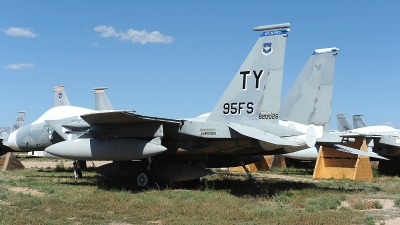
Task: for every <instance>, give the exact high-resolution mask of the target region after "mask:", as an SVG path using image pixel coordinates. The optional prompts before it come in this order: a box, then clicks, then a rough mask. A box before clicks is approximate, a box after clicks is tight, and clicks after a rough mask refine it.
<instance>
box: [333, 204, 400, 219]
mask: <svg viewBox="0 0 400 225" xmlns="http://www.w3.org/2000/svg"><path fill="white" fill-rule="evenodd" d="M375 201H379V203H380V204H381V205H382V209H376V208H374V207H373V206H372V204H371V203H372V202H375ZM359 203H363V204H365V207H366V208H367V209H364V210H360V211H366V212H368V214H369V215H371V216H373V215H379V216H382V217H383V218H384V219H383V220H380V221H377V222H376V223H375V224H377V225H378V224H385V225H398V224H400V217H399V213H400V209H399V208H397V207H395V205H394V200H392V199H361V200H359ZM352 204H354V199H351V200H346V201H343V202H342V204H341V207H348V208H353V210H357V209H354V207H352Z"/></svg>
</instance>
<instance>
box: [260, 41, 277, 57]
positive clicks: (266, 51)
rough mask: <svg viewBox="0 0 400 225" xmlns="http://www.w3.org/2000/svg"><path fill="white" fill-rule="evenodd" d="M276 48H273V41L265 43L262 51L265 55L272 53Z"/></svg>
mask: <svg viewBox="0 0 400 225" xmlns="http://www.w3.org/2000/svg"><path fill="white" fill-rule="evenodd" d="M273 51H274V50H273V49H272V43H264V44H263V48H262V49H261V53H262V54H263V55H265V56H268V55H269V54H271V53H272V52H273Z"/></svg>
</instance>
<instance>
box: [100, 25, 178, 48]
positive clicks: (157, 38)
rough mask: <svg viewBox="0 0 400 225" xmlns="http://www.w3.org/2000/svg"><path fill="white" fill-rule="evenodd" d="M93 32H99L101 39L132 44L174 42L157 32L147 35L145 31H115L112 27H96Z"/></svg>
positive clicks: (172, 39)
mask: <svg viewBox="0 0 400 225" xmlns="http://www.w3.org/2000/svg"><path fill="white" fill-rule="evenodd" d="M94 30H95V31H97V32H100V36H101V37H107V38H108V37H116V38H120V39H121V40H123V41H131V42H132V43H142V44H146V43H167V44H170V43H172V42H173V41H174V38H172V37H170V36H164V35H162V34H161V33H160V32H158V31H153V32H150V33H148V32H147V31H146V30H142V31H139V30H133V29H129V30H127V31H126V32H122V31H118V32H117V31H115V29H114V27H109V26H97V27H95V28H94Z"/></svg>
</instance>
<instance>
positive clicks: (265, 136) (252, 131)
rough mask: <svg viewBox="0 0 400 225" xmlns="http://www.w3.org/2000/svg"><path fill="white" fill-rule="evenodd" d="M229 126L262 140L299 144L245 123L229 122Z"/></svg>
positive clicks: (285, 144)
mask: <svg viewBox="0 0 400 225" xmlns="http://www.w3.org/2000/svg"><path fill="white" fill-rule="evenodd" d="M227 125H228V127H230V128H232V129H233V130H235V131H236V132H238V133H240V134H242V135H244V136H247V137H251V138H254V139H257V140H260V141H264V142H268V143H271V144H275V145H284V146H299V145H297V144H296V143H294V142H291V141H288V140H285V139H283V138H280V137H278V136H276V135H273V134H271V133H268V132H265V131H263V130H260V129H257V128H254V127H249V126H246V125H243V124H237V123H227Z"/></svg>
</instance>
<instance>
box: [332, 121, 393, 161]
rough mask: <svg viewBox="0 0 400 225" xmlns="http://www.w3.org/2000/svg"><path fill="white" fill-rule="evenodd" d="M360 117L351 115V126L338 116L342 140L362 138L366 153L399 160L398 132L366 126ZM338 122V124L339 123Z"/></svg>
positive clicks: (388, 127) (391, 129) (388, 128)
mask: <svg viewBox="0 0 400 225" xmlns="http://www.w3.org/2000/svg"><path fill="white" fill-rule="evenodd" d="M361 116H362V115H353V125H354V128H353V126H351V125H350V123H349V121H348V119H347V117H346V116H345V115H344V114H338V115H337V118H338V127H339V125H341V126H342V127H343V128H347V129H343V133H342V134H341V135H340V136H341V137H343V138H347V139H348V138H355V137H364V138H365V139H366V141H367V146H368V151H369V152H374V153H377V154H379V155H381V156H384V157H387V158H389V159H391V160H396V161H399V160H400V130H398V129H395V128H393V127H390V126H367V124H366V123H365V122H364V120H363V119H362V118H361ZM339 121H340V122H339Z"/></svg>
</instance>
